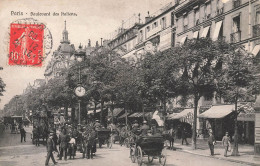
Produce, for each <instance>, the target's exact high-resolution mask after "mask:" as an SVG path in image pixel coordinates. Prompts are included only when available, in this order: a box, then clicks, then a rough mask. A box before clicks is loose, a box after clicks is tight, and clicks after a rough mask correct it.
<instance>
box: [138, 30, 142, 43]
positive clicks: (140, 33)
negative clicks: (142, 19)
mask: <svg viewBox="0 0 260 166" xmlns="http://www.w3.org/2000/svg"><path fill="white" fill-rule="evenodd" d="M142 41H143V31H142V30H141V31H140V32H139V42H142Z"/></svg>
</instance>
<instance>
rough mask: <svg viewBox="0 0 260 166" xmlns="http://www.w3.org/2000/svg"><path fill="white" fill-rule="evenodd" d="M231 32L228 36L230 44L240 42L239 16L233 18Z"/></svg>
mask: <svg viewBox="0 0 260 166" xmlns="http://www.w3.org/2000/svg"><path fill="white" fill-rule="evenodd" d="M232 32H233V33H231V34H230V41H231V43H236V42H239V41H240V40H241V31H240V15H238V16H236V17H234V18H233V25H232Z"/></svg>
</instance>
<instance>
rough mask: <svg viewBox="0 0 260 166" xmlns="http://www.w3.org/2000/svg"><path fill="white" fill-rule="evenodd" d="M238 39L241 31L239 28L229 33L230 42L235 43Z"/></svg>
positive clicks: (239, 39)
mask: <svg viewBox="0 0 260 166" xmlns="http://www.w3.org/2000/svg"><path fill="white" fill-rule="evenodd" d="M240 41H241V31H240V30H238V31H237V32H234V33H231V34H230V42H231V43H236V42H240Z"/></svg>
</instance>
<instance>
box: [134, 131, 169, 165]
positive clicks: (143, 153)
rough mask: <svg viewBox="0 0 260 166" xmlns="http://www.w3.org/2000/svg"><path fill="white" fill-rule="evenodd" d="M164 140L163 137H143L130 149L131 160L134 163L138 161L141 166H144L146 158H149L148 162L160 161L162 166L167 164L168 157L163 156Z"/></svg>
mask: <svg viewBox="0 0 260 166" xmlns="http://www.w3.org/2000/svg"><path fill="white" fill-rule="evenodd" d="M163 149H164V139H163V137H162V136H142V137H140V138H138V139H137V140H136V141H135V144H133V145H132V146H131V147H130V156H131V160H132V162H133V163H134V162H135V161H136V160H137V163H138V165H139V166H141V165H142V163H143V160H144V157H148V162H149V163H151V162H153V160H154V159H159V163H160V165H162V166H164V165H165V163H166V156H165V154H163V153H162V152H163Z"/></svg>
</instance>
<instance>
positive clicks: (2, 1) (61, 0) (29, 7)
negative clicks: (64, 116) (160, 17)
mask: <svg viewBox="0 0 260 166" xmlns="http://www.w3.org/2000/svg"><path fill="white" fill-rule="evenodd" d="M172 1H173V0H130V1H129V0H56V1H53V0H45V1H43V0H33V1H32V0H0V22H1V24H0V32H1V33H0V57H1V58H0V67H3V70H0V77H1V78H2V79H3V81H4V82H5V84H6V88H5V90H6V91H5V92H4V93H3V94H4V96H1V97H0V100H1V101H0V109H2V108H3V107H4V105H5V104H7V103H8V102H9V100H10V99H11V98H12V97H13V96H15V95H19V94H22V92H23V90H24V89H25V88H26V87H27V85H28V83H31V84H33V81H34V80H35V79H44V71H45V68H46V65H47V64H48V61H50V59H51V55H52V52H53V51H55V50H56V49H57V47H58V45H59V44H60V43H59V42H60V40H61V37H62V31H63V29H64V21H65V20H66V22H67V30H68V32H69V40H70V42H71V44H74V45H75V47H76V48H78V46H79V44H80V43H81V44H83V45H87V43H88V39H90V40H91V44H92V45H94V44H95V43H96V41H99V42H100V38H103V39H104V38H107V37H108V36H109V34H110V33H111V32H113V31H115V30H116V29H117V28H118V27H119V26H120V25H121V24H122V20H127V19H128V18H130V17H132V16H133V14H136V15H138V13H140V14H141V19H142V20H144V19H143V18H144V17H145V16H147V12H148V11H149V12H150V14H152V13H154V12H156V11H157V10H159V9H160V8H162V7H163V6H165V5H166V4H167V3H169V2H172ZM12 11H13V12H12ZM14 12H16V13H19V12H20V15H12V14H11V13H14ZM31 12H35V13H36V12H45V13H46V12H50V13H51V16H33V17H32V16H30V13H31ZM53 12H56V13H60V12H69V13H76V14H77V16H52V13H53ZM21 13H23V15H21ZM26 13H27V14H26ZM23 18H34V19H37V20H38V21H40V22H43V23H45V25H46V26H47V28H48V29H49V30H50V32H51V34H52V39H53V48H52V50H51V53H50V54H49V55H48V57H47V58H46V59H45V61H44V64H43V66H42V67H29V66H9V65H8V47H9V45H8V42H9V34H8V33H9V31H10V30H9V26H10V23H12V22H14V21H16V20H18V19H23Z"/></svg>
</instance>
